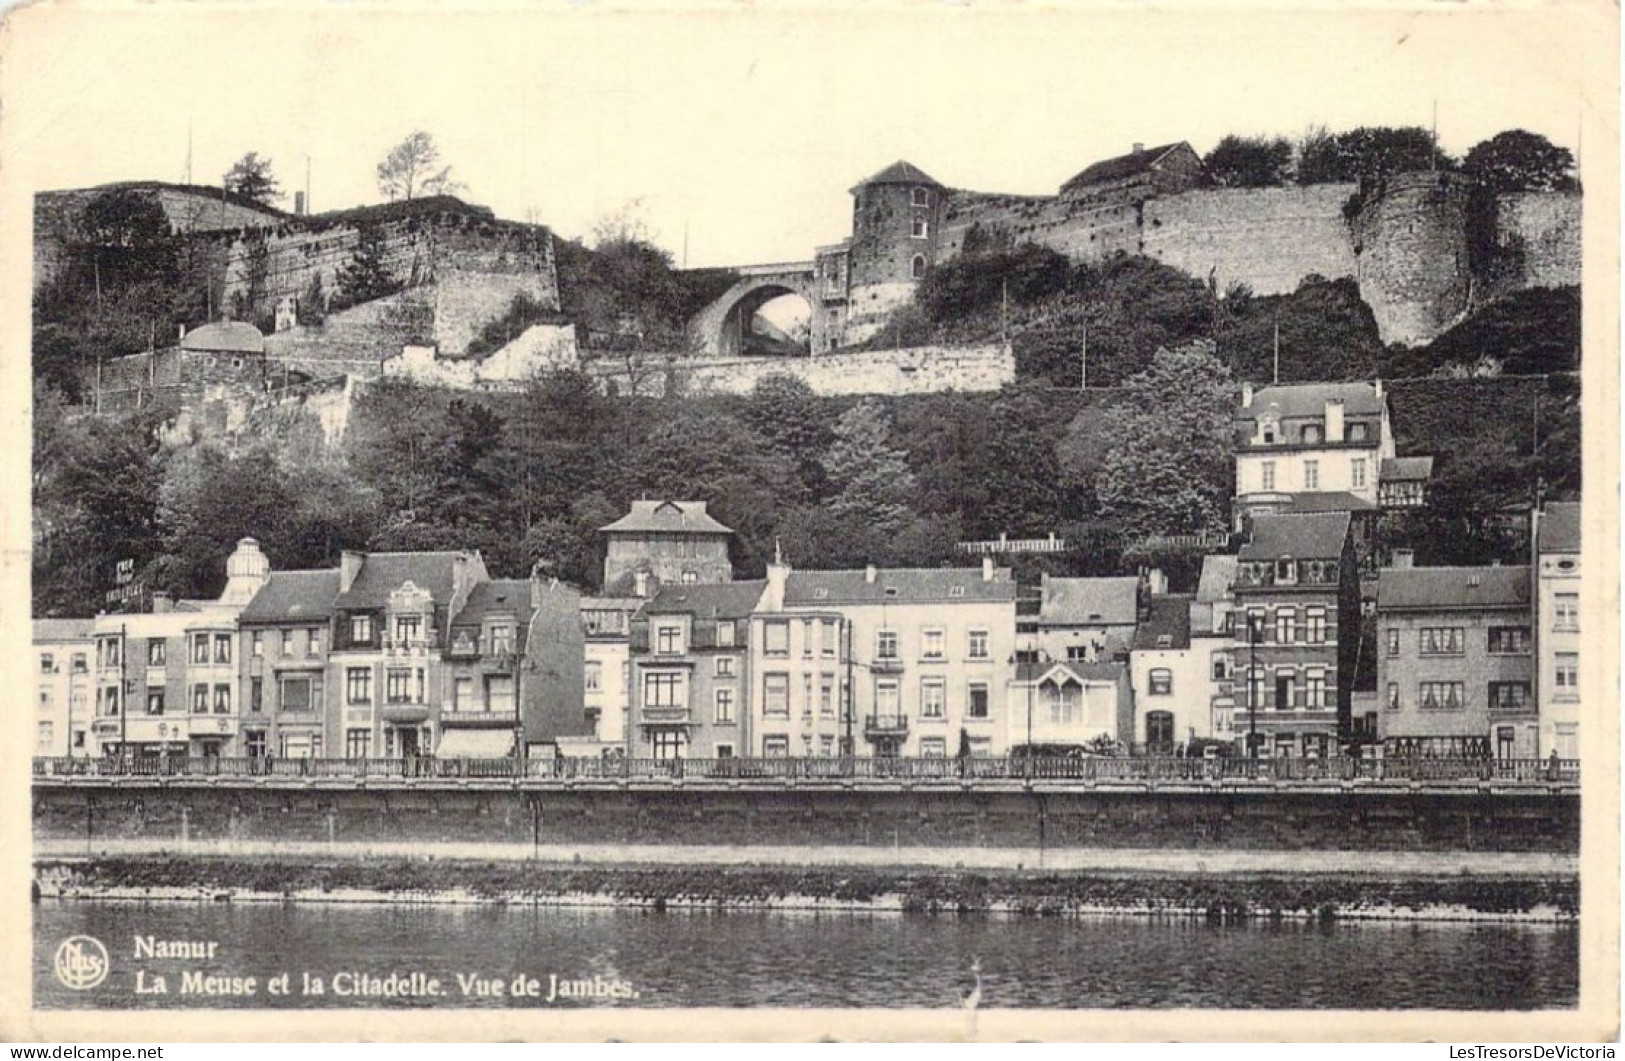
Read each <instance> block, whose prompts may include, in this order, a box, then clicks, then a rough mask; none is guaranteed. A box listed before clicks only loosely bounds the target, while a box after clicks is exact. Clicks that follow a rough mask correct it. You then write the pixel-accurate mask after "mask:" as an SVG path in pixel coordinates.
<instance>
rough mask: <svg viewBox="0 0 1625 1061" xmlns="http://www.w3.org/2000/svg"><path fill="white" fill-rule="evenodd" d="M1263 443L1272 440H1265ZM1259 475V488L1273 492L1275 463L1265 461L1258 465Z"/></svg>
mask: <svg viewBox="0 0 1625 1061" xmlns="http://www.w3.org/2000/svg"><path fill="white" fill-rule="evenodd" d="M1264 441H1265V442H1269V441H1272V440H1271V439H1268V438H1266V439H1265V440H1264ZM1259 473H1260V481H1259V488H1260V489H1262V490H1274V489H1275V462H1274V461H1265V462H1264V463H1263V464H1261V465H1259Z"/></svg>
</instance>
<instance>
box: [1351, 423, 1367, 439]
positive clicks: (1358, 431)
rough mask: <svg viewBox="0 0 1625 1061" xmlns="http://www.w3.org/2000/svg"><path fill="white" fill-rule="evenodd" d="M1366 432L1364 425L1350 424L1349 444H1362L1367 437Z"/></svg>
mask: <svg viewBox="0 0 1625 1061" xmlns="http://www.w3.org/2000/svg"><path fill="white" fill-rule="evenodd" d="M1366 431H1367V428H1366V426H1365V425H1364V424H1350V425H1349V441H1350V442H1364V441H1365V440H1366V437H1367V436H1366Z"/></svg>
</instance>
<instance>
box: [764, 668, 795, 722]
mask: <svg viewBox="0 0 1625 1061" xmlns="http://www.w3.org/2000/svg"><path fill="white" fill-rule="evenodd" d="M762 717H763V718H789V717H790V676H789V675H788V674H764V675H762Z"/></svg>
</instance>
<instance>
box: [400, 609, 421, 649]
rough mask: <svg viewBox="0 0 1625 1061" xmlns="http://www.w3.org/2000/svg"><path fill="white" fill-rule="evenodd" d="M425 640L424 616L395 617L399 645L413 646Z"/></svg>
mask: <svg viewBox="0 0 1625 1061" xmlns="http://www.w3.org/2000/svg"><path fill="white" fill-rule="evenodd" d="M422 639H423V616H421V615H397V616H396V617H395V641H396V643H397V644H402V645H411V644H416V643H417V642H419V641H421V640H422Z"/></svg>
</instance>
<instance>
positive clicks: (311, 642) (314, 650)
mask: <svg viewBox="0 0 1625 1061" xmlns="http://www.w3.org/2000/svg"><path fill="white" fill-rule="evenodd" d="M321 654H322V628H321V627H319V626H313V627H311V628H310V634H309V636H307V637H306V638H305V655H307V656H319V655H321Z"/></svg>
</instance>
